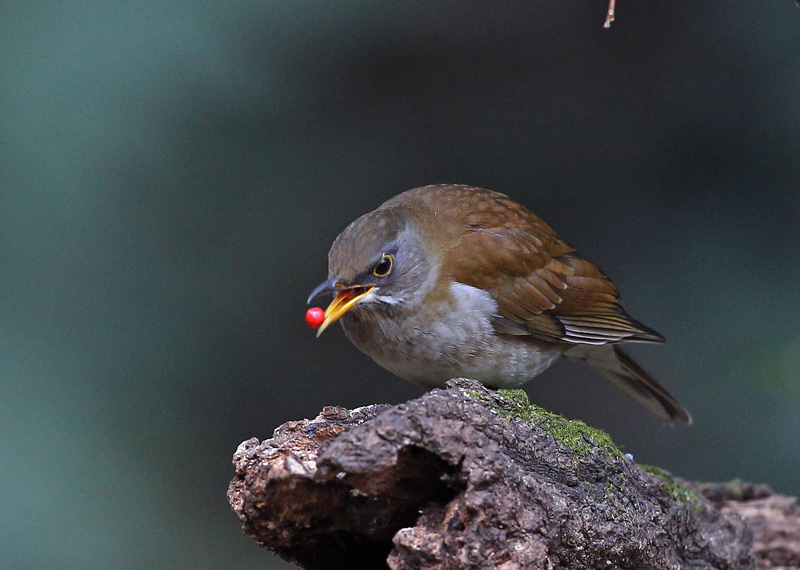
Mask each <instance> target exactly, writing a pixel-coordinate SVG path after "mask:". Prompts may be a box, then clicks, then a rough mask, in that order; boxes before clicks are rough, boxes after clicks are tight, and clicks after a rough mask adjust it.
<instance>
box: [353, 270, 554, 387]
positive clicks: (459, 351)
mask: <svg viewBox="0 0 800 570" xmlns="http://www.w3.org/2000/svg"><path fill="white" fill-rule="evenodd" d="M450 293H451V294H450V295H449V297H448V298H447V299H446V300H443V301H442V302H440V303H435V304H431V303H425V304H424V305H425V306H426V307H427V308H428V309H427V310H404V309H403V308H401V307H397V308H396V309H395V310H394V311H392V312H390V313H388V314H382V313H380V312H377V311H375V312H373V311H366V310H365V311H351V313H352V314H347V315H345V316H344V317H343V318H342V319H341V323H342V327H343V328H344V330H345V333H346V334H347V336H348V337H349V338H350V340H351V341H352V342H353V344H355V345H356V346H357V347H358V348H359V349H360V350H361V351H363V352H364V353H366V354H368V355H369V356H370V357H372V359H373V360H375V361H376V362H377V363H378V364H380V365H381V366H383V367H384V368H386V369H387V370H390V371H391V372H393V373H395V374H397V375H398V376H400V377H401V378H404V379H406V380H409V381H411V382H414V383H416V384H421V385H423V386H429V387H435V386H444V383H445V382H446V381H447V380H449V379H450V378H455V377H459V376H465V377H469V378H473V379H475V380H479V381H481V382H483V383H484V384H486V385H489V386H492V387H498V388H502V387H515V386H519V385H520V384H522V383H524V382H526V381H527V380H529V379H531V378H532V377H533V376H535V375H536V374H538V373H540V372H541V371H543V370H544V369H545V368H547V367H548V366H550V364H552V362H553V361H554V360H555V359H556V358H557V357H558V356H559V355H560V354H561V348H559V347H557V346H555V345H552V344H545V343H539V342H536V341H533V340H531V339H530V338H528V337H520V336H511V335H499V334H498V333H497V332H496V331H495V330H494V328H493V327H492V324H491V317H492V316H493V315H495V314H497V304H496V302H495V301H494V300H493V299H492V298H491V296H490V295H489V294H488V293H486V292H485V291H482V290H480V289H477V288H475V287H471V286H469V285H464V284H462V283H454V284H452V285H451V286H450ZM432 305H433V306H432Z"/></svg>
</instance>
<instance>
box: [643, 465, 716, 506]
mask: <svg viewBox="0 0 800 570" xmlns="http://www.w3.org/2000/svg"><path fill="white" fill-rule="evenodd" d="M639 468H640V469H641V470H642V471H644V472H645V473H647V474H648V475H650V476H651V477H654V478H655V479H658V480H660V481H661V484H662V485H663V486H664V490H665V491H667V492H668V493H669V494H670V495H672V496H673V497H675V500H676V501H678V502H680V503H684V504H686V505H687V506H689V507H691V508H692V509H694V510H695V511H700V510H701V509H702V508H703V503H702V501H701V500H700V497H699V496H698V495H697V493H695V492H694V491H693V490H692V489H690V488H689V487H687V486H686V485H684V484H683V483H681V482H680V481H678V480H677V479H675V477H673V476H672V473H670V472H669V471H665V470H664V469H661V468H660V467H655V466H653V465H644V464H639Z"/></svg>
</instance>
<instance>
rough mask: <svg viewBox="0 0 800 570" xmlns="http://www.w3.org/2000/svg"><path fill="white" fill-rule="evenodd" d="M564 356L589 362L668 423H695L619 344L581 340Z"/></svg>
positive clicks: (601, 373) (607, 378) (606, 377)
mask: <svg viewBox="0 0 800 570" xmlns="http://www.w3.org/2000/svg"><path fill="white" fill-rule="evenodd" d="M564 356H566V357H568V358H574V359H577V360H582V361H584V362H586V363H587V364H588V365H589V366H591V367H592V368H594V369H595V370H596V371H597V372H598V373H599V374H600V375H601V376H603V378H605V379H606V380H609V381H610V382H611V383H612V384H614V385H615V386H616V387H617V388H619V389H621V390H622V391H623V392H625V393H626V394H628V395H629V396H630V397H632V398H633V399H634V400H636V401H637V402H638V403H639V405H640V406H642V407H643V408H644V409H645V410H647V411H648V412H650V413H651V414H653V415H654V416H655V417H657V418H658V419H659V420H661V421H662V422H664V423H667V424H669V423H672V422H673V420H676V419H679V420H681V421H684V422H686V423H687V424H691V423H692V417H691V416H690V415H689V412H687V411H686V410H684V409H683V407H682V406H681V405H680V404H679V403H678V401H677V400H676V399H675V398H674V397H673V396H672V394H670V393H669V392H667V390H666V389H665V388H664V387H663V386H662V385H661V384H659V382H658V380H656V379H655V378H653V377H652V376H651V375H650V374H649V373H648V372H647V371H646V370H645V369H644V368H642V367H641V366H640V365H639V364H638V363H637V362H636V361H635V360H634V359H633V358H631V357H630V355H629V354H628V353H627V352H625V351H624V350H622V348H620V347H619V345H616V344H604V345H600V346H597V345H588V344H579V345H576V346H574V347H572V348H570V349H568V350H567V351H565V352H564Z"/></svg>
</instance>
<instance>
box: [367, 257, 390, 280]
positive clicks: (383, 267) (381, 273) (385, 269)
mask: <svg viewBox="0 0 800 570" xmlns="http://www.w3.org/2000/svg"><path fill="white" fill-rule="evenodd" d="M393 266H394V258H393V257H392V256H391V255H389V254H388V253H384V254H383V256H382V257H381V260H380V261H379V262H378V263H376V264H375V267H373V268H372V274H373V275H374V276H375V277H386V276H387V275H389V273H391V272H392V267H393Z"/></svg>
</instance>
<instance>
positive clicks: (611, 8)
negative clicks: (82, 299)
mask: <svg viewBox="0 0 800 570" xmlns="http://www.w3.org/2000/svg"><path fill="white" fill-rule="evenodd" d="M798 1H799V2H800V0H798ZM615 3H616V0H608V12H606V22H605V24H603V27H604V28H610V27H611V22H613V21H614V4H615Z"/></svg>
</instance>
